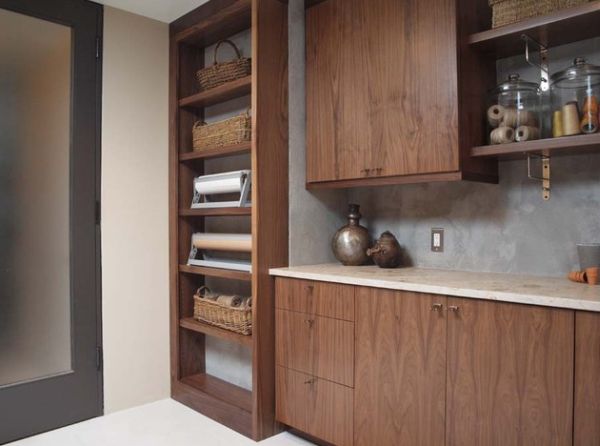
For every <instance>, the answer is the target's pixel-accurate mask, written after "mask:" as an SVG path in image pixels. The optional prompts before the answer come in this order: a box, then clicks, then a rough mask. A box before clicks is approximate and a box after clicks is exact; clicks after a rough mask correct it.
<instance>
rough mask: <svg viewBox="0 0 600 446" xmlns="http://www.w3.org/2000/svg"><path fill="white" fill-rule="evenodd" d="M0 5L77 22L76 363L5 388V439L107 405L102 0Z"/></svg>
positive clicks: (11, 0) (0, 419)
mask: <svg viewBox="0 0 600 446" xmlns="http://www.w3.org/2000/svg"><path fill="white" fill-rule="evenodd" d="M0 8H1V9H6V10H10V11H13V12H17V13H21V14H25V15H29V16H32V17H37V18H40V19H44V20H48V21H51V22H55V23H59V24H62V25H66V26H69V27H71V28H72V30H73V34H72V35H73V45H72V56H73V58H72V61H73V62H72V102H71V115H72V118H71V122H72V124H71V154H70V163H71V188H70V189H71V198H70V207H71V217H70V226H71V229H70V231H71V234H70V238H71V247H72V248H71V314H72V362H73V367H72V368H73V371H72V372H71V373H66V374H63V375H59V376H55V377H50V378H46V379H41V380H38V381H33V382H29V383H23V384H18V385H14V386H7V387H3V388H0V444H1V443H4V442H8V441H13V440H16V439H19V438H23V437H27V436H30V435H33V434H36V433H40V432H44V431H48V430H52V429H55V428H57V427H61V426H66V425H69V424H73V423H75V422H78V421H82V420H85V419H89V418H93V417H96V416H99V415H101V414H102V412H103V375H102V331H101V330H102V323H101V320H102V319H101V316H102V311H101V309H102V302H101V296H102V290H101V256H100V215H99V209H100V160H101V151H100V147H101V146H100V135H101V106H102V105H101V98H102V54H101V43H102V26H103V8H102V6H101V5H98V4H96V3H93V2H89V1H86V0H51V1H48V0H0ZM92 179H93V181H92ZM75 297H76V299H77V300H76V305H73V303H74V302H75V300H74V298H75ZM0 360H1V358H0Z"/></svg>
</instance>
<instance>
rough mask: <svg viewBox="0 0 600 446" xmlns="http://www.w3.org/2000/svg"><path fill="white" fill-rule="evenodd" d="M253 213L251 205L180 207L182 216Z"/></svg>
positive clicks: (220, 215)
mask: <svg viewBox="0 0 600 446" xmlns="http://www.w3.org/2000/svg"><path fill="white" fill-rule="evenodd" d="M248 215H252V208H251V207H244V208H240V207H236V208H206V209H180V210H179V216H180V217H227V216H248Z"/></svg>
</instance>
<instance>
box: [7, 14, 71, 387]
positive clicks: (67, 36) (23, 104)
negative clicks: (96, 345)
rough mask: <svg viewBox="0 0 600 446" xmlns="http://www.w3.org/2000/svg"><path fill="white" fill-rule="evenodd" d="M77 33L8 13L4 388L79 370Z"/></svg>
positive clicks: (38, 20) (46, 22)
mask: <svg viewBox="0 0 600 446" xmlns="http://www.w3.org/2000/svg"><path fill="white" fill-rule="evenodd" d="M71 57H72V56H71V28H70V27H67V26H63V25H59V24H55V23H51V22H48V21H45V20H40V19H37V18H33V17H29V16H26V15H22V14H18V13H16V12H11V11H7V10H0V61H1V63H0V358H1V360H0V387H1V386H6V385H11V384H15V383H20V382H24V381H30V380H35V379H39V378H43V377H47V376H51V375H56V374H60V373H64V372H68V371H70V370H71V286H70V283H71V278H70V242H69V154H70V135H71Z"/></svg>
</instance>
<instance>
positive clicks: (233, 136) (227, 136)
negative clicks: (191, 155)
mask: <svg viewBox="0 0 600 446" xmlns="http://www.w3.org/2000/svg"><path fill="white" fill-rule="evenodd" d="M192 133H193V140H194V150H195V151H199V150H205V149H210V148H214V147H222V146H228V145H233V144H241V143H243V142H247V141H250V139H251V137H252V120H251V118H250V113H248V112H245V113H241V114H239V115H237V116H234V117H233V118H229V119H225V120H223V121H219V122H215V123H213V124H206V123H205V122H201V121H198V122H196V123H195V124H194V128H193V131H192Z"/></svg>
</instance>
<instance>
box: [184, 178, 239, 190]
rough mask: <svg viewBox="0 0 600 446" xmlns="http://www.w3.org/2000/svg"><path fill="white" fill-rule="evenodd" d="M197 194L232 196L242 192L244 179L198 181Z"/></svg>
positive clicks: (196, 184) (196, 185)
mask: <svg viewBox="0 0 600 446" xmlns="http://www.w3.org/2000/svg"><path fill="white" fill-rule="evenodd" d="M195 187H196V192H198V193H199V194H201V195H212V194H231V193H235V192H240V191H241V190H242V178H241V176H240V177H237V178H221V179H219V178H215V179H213V180H206V181H197V182H196V183H195Z"/></svg>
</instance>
